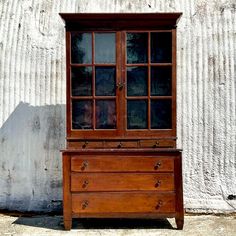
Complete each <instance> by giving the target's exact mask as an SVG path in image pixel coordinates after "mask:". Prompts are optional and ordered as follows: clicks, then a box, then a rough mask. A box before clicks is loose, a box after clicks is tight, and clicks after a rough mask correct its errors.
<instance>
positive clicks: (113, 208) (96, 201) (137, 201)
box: [72, 192, 175, 213]
mask: <svg viewBox="0 0 236 236" xmlns="http://www.w3.org/2000/svg"><path fill="white" fill-rule="evenodd" d="M174 211H175V195H174V194H155V193H150V192H149V193H148V192H145V193H130V192H123V193H114V192H110V193H109V192H108V193H107V192H105V193H76V194H72V212H73V213H113V212H114V213H122V212H126V213H145V212H147V213H148V212H157V213H160V212H163V213H167V212H168V213H170V212H174Z"/></svg>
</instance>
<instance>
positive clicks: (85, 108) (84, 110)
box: [72, 100, 93, 129]
mask: <svg viewBox="0 0 236 236" xmlns="http://www.w3.org/2000/svg"><path fill="white" fill-rule="evenodd" d="M92 111H93V105H92V101H91V100H79V101H78V100H76V101H75V100H74V101H72V128H73V129H92V126H93V125H92V123H93V122H92V120H93V113H92Z"/></svg>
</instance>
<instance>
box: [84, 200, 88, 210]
mask: <svg viewBox="0 0 236 236" xmlns="http://www.w3.org/2000/svg"><path fill="white" fill-rule="evenodd" d="M88 205H89V202H88V201H87V200H85V201H84V202H83V203H82V209H83V210H84V209H85V208H87V206H88Z"/></svg>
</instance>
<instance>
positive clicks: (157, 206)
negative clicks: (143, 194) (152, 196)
mask: <svg viewBox="0 0 236 236" xmlns="http://www.w3.org/2000/svg"><path fill="white" fill-rule="evenodd" d="M162 205H163V202H162V200H159V201H158V203H157V205H156V207H155V208H156V210H159V209H160V207H161V206H162Z"/></svg>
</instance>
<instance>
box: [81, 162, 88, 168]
mask: <svg viewBox="0 0 236 236" xmlns="http://www.w3.org/2000/svg"><path fill="white" fill-rule="evenodd" d="M88 164H89V163H88V161H83V163H82V165H81V170H85V169H86V168H87V167H88Z"/></svg>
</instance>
